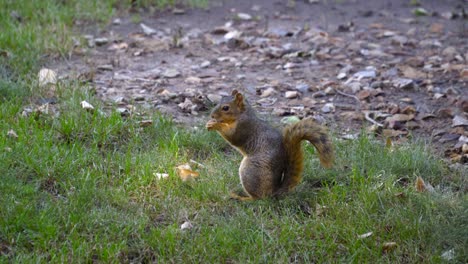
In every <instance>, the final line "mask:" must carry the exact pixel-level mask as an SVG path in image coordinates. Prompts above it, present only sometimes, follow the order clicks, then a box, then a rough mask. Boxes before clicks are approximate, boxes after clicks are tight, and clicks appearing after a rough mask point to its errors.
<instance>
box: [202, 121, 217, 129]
mask: <svg viewBox="0 0 468 264" xmlns="http://www.w3.org/2000/svg"><path fill="white" fill-rule="evenodd" d="M217 125H218V121H216V120H215V119H210V120H208V122H206V125H205V127H206V129H208V130H213V129H216V126H217Z"/></svg>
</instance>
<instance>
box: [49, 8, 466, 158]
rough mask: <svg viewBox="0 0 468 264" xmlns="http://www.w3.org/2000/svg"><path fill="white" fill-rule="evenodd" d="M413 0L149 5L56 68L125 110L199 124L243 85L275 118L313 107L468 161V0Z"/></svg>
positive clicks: (347, 129) (341, 124)
mask: <svg viewBox="0 0 468 264" xmlns="http://www.w3.org/2000/svg"><path fill="white" fill-rule="evenodd" d="M410 2H412V1H406V0H405V1H403V0H399V1H383V0H379V1H362V0H355V1H221V2H218V3H212V4H211V6H210V7H209V8H207V9H206V10H202V9H180V8H177V9H174V10H166V11H164V12H156V13H148V12H144V11H143V12H141V13H138V14H136V13H134V14H129V15H128V16H125V17H120V18H116V20H114V23H112V24H111V25H109V26H108V27H106V28H105V29H98V28H91V29H89V28H88V29H86V34H84V37H85V38H86V39H87V43H85V45H78V46H77V47H76V49H75V50H74V53H73V55H72V59H71V60H69V61H67V62H66V63H60V66H59V69H58V70H59V72H60V73H61V74H62V75H66V76H68V77H69V78H80V79H81V80H83V81H89V82H90V83H92V85H94V86H95V87H96V91H97V94H98V96H99V97H100V98H102V99H103V100H104V101H107V102H111V103H112V104H114V103H115V104H118V105H119V107H120V110H119V111H121V112H122V114H123V115H126V114H128V113H131V112H132V111H133V107H132V106H134V105H137V104H138V105H143V106H144V107H146V108H151V109H153V108H155V109H158V110H159V111H161V112H163V113H166V114H168V115H170V116H171V117H173V118H174V119H175V120H176V121H177V122H180V123H183V124H186V125H194V124H200V122H203V121H204V120H206V119H207V115H208V111H209V109H210V107H211V105H212V102H213V103H216V101H217V100H219V98H220V96H221V95H224V94H228V93H230V91H231V90H232V89H238V90H241V91H243V92H245V93H246V96H247V98H248V99H249V101H250V102H251V104H253V105H254V106H255V107H256V108H257V109H258V111H259V112H261V113H263V114H267V115H269V116H273V117H274V118H278V119H280V118H284V117H286V116H298V117H304V116H311V115H313V116H315V117H316V118H317V119H319V120H323V121H326V122H327V123H328V124H329V125H330V126H331V127H332V129H333V130H334V131H336V132H337V134H338V136H340V137H344V138H354V137H355V136H356V135H357V134H358V133H360V132H361V131H363V130H367V131H372V133H377V134H378V135H380V136H382V138H388V137H390V138H392V139H393V141H394V142H396V143H398V142H401V141H406V140H407V139H408V138H409V137H418V138H422V139H425V140H427V141H431V142H433V143H434V146H435V147H436V149H437V150H438V152H439V153H440V154H442V153H444V152H445V155H446V156H447V157H449V158H450V159H452V160H453V161H456V162H461V163H466V161H467V159H468V158H467V157H468V156H467V155H468V154H466V152H468V145H467V144H468V132H467V130H466V128H467V126H468V88H467V82H468V65H467V60H468V49H467V47H468V43H467V39H468V38H467V36H468V34H467V32H468V31H467V28H466V21H467V18H466V13H465V12H466V11H465V10H464V9H463V7H464V6H466V1H460V0H447V1H421V3H422V5H420V6H413V5H410ZM140 18H141V19H140ZM142 24H143V25H142ZM53 66H56V65H53Z"/></svg>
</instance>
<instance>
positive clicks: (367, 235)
mask: <svg viewBox="0 0 468 264" xmlns="http://www.w3.org/2000/svg"><path fill="white" fill-rule="evenodd" d="M372 234H374V232H372V231H371V232H367V233H365V234H361V235H358V238H361V239H362V238H368V237H370V236H372Z"/></svg>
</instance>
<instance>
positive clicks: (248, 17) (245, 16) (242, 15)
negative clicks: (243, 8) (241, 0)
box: [237, 13, 252, 20]
mask: <svg viewBox="0 0 468 264" xmlns="http://www.w3.org/2000/svg"><path fill="white" fill-rule="evenodd" d="M237 18H239V19H240V20H251V19H252V16H251V15H249V14H247V13H238V14H237Z"/></svg>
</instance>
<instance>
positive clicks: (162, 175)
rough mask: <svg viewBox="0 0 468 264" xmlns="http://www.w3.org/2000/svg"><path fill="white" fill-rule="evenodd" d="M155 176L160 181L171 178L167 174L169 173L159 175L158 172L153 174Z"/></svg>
mask: <svg viewBox="0 0 468 264" xmlns="http://www.w3.org/2000/svg"><path fill="white" fill-rule="evenodd" d="M153 175H154V176H155V177H156V178H157V179H158V180H160V179H164V178H167V177H169V174H167V173H158V172H155V173H153Z"/></svg>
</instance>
